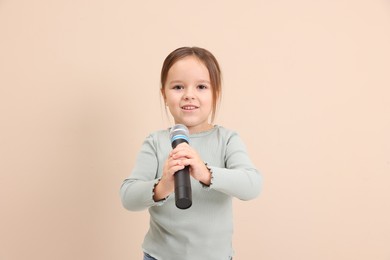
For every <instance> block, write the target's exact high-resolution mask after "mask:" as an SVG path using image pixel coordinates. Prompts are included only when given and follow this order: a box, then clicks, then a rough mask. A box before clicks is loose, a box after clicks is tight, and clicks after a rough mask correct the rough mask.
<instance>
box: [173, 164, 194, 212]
mask: <svg viewBox="0 0 390 260" xmlns="http://www.w3.org/2000/svg"><path fill="white" fill-rule="evenodd" d="M174 177H175V203H176V207H178V208H179V209H188V208H189V207H191V205H192V191H191V179H190V173H189V166H186V167H184V169H182V170H178V171H177V172H176V173H175V175H174Z"/></svg>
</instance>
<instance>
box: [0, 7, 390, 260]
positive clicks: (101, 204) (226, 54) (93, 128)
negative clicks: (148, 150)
mask: <svg viewBox="0 0 390 260" xmlns="http://www.w3.org/2000/svg"><path fill="white" fill-rule="evenodd" d="M194 45H195V46H201V47H205V48H207V49H209V50H210V51H212V52H213V53H214V54H215V55H216V57H217V58H218V59H219V61H220V63H221V66H222V69H223V72H224V96H223V102H222V104H221V109H220V112H219V114H218V117H217V121H216V123H217V124H220V125H224V126H226V127H228V128H232V129H235V130H237V131H238V132H239V133H240V134H241V136H242V138H243V139H244V140H245V141H246V143H247V146H248V150H249V153H250V155H251V157H252V158H253V161H254V162H255V164H256V165H257V166H258V168H259V169H261V171H262V172H263V176H264V179H265V182H264V190H263V193H262V194H261V196H260V197H259V198H258V199H256V200H254V201H250V202H241V201H238V200H235V213H234V215H235V235H234V247H235V249H236V253H237V254H236V258H235V259H239V260H243V259H262V260H283V259H289V260H312V259H315V260H348V259H351V260H352V259H353V260H368V259H370V260H374V259H375V260H389V259H390V247H389V245H390V189H389V187H390V138H389V133H390V116H389V115H390V103H389V98H390V77H389V68H390V48H389V46H390V3H389V2H388V1H384V0H383V1H379V0H360V1H359V0H340V1H325V0H319V1H309V0H297V1H288V0H278V1H265V0H261V1H230V2H228V1H195V2H194V1H183V0H181V1H120V0H110V1H108V0H96V1H86V0H77V1H69V0H58V1H49V0H38V1H27V0H24V1H23V0H20V1H11V0H0V131H1V132H0V133H1V135H0V173H1V175H0V185H1V188H0V206H1V207H0V210H1V216H0V220H1V221H0V259H1V260H22V259H41V260H42V259H44V260H49V259H56V260H65V259H66V260H69V259H72V260H73V259H76V260H81V259H83V260H84V259H94V260H107V259H110V260H113V259H115V260H136V259H141V248H140V245H141V243H142V240H143V236H144V234H145V232H146V230H147V227H148V214H147V212H146V211H144V212H136V213H134V212H128V211H126V210H124V209H123V208H122V207H121V204H120V199H119V186H120V184H121V182H122V180H123V179H124V178H125V177H126V176H127V175H128V174H129V172H130V170H131V168H132V166H133V164H134V161H135V156H136V154H137V152H138V150H139V148H140V145H141V143H142V141H143V139H144V138H145V137H146V135H147V134H148V133H149V132H152V131H155V130H158V129H161V128H165V127H167V126H169V125H170V123H169V121H168V120H167V119H166V117H165V115H164V110H163V109H162V107H161V101H160V97H159V73H160V68H161V64H162V61H163V59H164V58H165V57H166V55H167V54H168V53H169V52H170V51H172V50H173V49H175V48H177V47H180V46H194Z"/></svg>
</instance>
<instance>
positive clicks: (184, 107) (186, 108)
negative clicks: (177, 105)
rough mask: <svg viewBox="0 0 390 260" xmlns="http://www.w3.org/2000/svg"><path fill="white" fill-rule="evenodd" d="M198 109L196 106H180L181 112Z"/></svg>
mask: <svg viewBox="0 0 390 260" xmlns="http://www.w3.org/2000/svg"><path fill="white" fill-rule="evenodd" d="M197 108H198V107H196V106H182V107H181V109H183V110H187V111H190V110H195V109H197Z"/></svg>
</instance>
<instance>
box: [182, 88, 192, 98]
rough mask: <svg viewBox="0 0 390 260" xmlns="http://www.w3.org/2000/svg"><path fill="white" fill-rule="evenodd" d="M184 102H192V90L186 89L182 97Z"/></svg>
mask: <svg viewBox="0 0 390 260" xmlns="http://www.w3.org/2000/svg"><path fill="white" fill-rule="evenodd" d="M183 98H184V100H192V99H195V95H194V91H193V90H192V88H186V90H185V92H184V95H183Z"/></svg>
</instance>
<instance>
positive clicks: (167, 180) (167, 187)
mask: <svg viewBox="0 0 390 260" xmlns="http://www.w3.org/2000/svg"><path fill="white" fill-rule="evenodd" d="M184 167H185V165H183V164H182V160H181V159H174V158H173V157H172V156H171V154H170V155H169V157H168V159H167V160H166V161H165V165H164V168H163V174H162V177H161V179H160V182H159V183H158V184H157V185H156V187H154V196H153V199H154V201H159V200H162V199H164V198H166V197H167V196H168V195H169V194H171V193H172V192H174V190H175V179H174V175H175V173H176V172H177V171H179V170H181V169H184Z"/></svg>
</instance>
